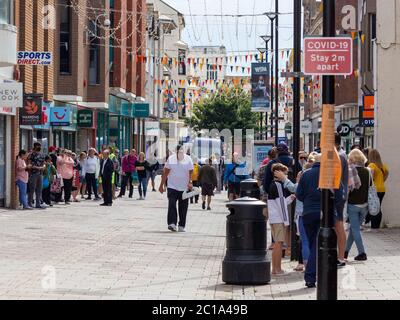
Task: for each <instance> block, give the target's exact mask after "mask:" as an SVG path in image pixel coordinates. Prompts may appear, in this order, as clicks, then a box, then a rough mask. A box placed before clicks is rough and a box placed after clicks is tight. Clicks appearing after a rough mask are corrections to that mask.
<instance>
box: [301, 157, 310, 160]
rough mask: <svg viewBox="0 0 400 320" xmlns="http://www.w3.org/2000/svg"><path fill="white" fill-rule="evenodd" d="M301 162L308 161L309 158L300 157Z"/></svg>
mask: <svg viewBox="0 0 400 320" xmlns="http://www.w3.org/2000/svg"><path fill="white" fill-rule="evenodd" d="M300 159H301V160H307V159H308V158H307V157H300Z"/></svg>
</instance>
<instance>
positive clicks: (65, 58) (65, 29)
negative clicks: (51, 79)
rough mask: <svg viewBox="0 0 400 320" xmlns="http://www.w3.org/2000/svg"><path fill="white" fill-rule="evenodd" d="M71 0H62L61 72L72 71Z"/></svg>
mask: <svg viewBox="0 0 400 320" xmlns="http://www.w3.org/2000/svg"><path fill="white" fill-rule="evenodd" d="M70 5H71V2H70V0H60V6H61V15H60V73H67V74H68V73H70V72H71V7H70Z"/></svg>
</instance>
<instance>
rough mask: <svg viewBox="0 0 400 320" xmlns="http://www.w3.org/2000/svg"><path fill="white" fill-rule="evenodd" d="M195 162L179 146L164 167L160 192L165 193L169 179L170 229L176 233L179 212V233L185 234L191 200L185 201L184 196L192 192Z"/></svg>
mask: <svg viewBox="0 0 400 320" xmlns="http://www.w3.org/2000/svg"><path fill="white" fill-rule="evenodd" d="M192 173H193V161H192V159H191V158H190V157H189V156H188V155H186V154H185V152H184V150H183V148H182V146H180V145H179V146H177V148H176V153H174V154H171V155H170V156H169V158H168V161H167V162H166V164H165V167H164V173H163V175H162V179H161V184H160V187H159V191H160V193H161V194H163V193H164V192H165V188H166V184H167V179H168V186H167V187H168V229H169V230H170V231H172V232H176V231H177V230H176V225H177V222H178V212H177V210H176V203H177V202H178V210H179V229H178V231H179V232H185V227H186V216H187V211H188V207H189V199H186V200H183V199H182V195H183V193H184V192H185V191H187V190H192V188H193V184H192V180H191V179H192Z"/></svg>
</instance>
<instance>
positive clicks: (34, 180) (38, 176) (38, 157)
mask: <svg viewBox="0 0 400 320" xmlns="http://www.w3.org/2000/svg"><path fill="white" fill-rule="evenodd" d="M41 151H42V145H41V144H40V143H39V142H35V143H34V145H33V151H32V153H31V154H30V155H29V157H28V169H29V180H28V185H29V193H28V204H29V206H30V207H33V205H32V204H33V194H35V198H36V209H46V208H47V206H45V205H42V204H41V200H42V189H43V180H42V179H43V171H44V169H45V168H46V166H45V156H44V154H43V153H42V152H41Z"/></svg>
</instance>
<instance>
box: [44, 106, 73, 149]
mask: <svg viewBox="0 0 400 320" xmlns="http://www.w3.org/2000/svg"><path fill="white" fill-rule="evenodd" d="M77 114H78V110H77V106H76V105H73V104H68V103H64V102H58V101H56V102H55V103H54V107H53V108H51V109H50V125H51V127H52V132H53V145H54V146H56V147H58V148H63V149H68V150H72V151H76V150H77V148H76V145H77V139H76V132H77Z"/></svg>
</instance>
